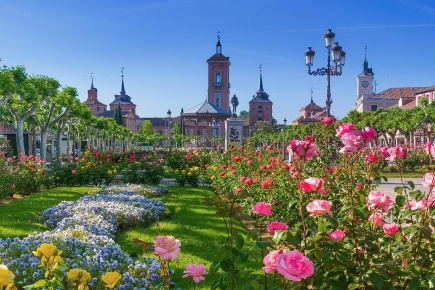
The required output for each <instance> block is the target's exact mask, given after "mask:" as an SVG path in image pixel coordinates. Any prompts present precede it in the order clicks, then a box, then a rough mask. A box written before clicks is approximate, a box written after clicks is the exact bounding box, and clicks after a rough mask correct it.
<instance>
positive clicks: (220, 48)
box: [216, 30, 222, 54]
mask: <svg viewBox="0 0 435 290" xmlns="http://www.w3.org/2000/svg"><path fill="white" fill-rule="evenodd" d="M217 38H218V42H217V43H216V54H222V45H221V32H220V31H219V30H218V31H217Z"/></svg>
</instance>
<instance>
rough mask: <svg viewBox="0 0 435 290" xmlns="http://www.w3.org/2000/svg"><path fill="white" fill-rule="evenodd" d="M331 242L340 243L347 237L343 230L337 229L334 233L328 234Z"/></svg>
mask: <svg viewBox="0 0 435 290" xmlns="http://www.w3.org/2000/svg"><path fill="white" fill-rule="evenodd" d="M326 234H327V235H328V237H329V239H330V240H331V241H334V242H339V241H342V240H343V239H344V237H345V236H346V235H345V234H344V232H343V231H342V230H340V229H339V228H336V229H335V231H333V232H332V233H326Z"/></svg>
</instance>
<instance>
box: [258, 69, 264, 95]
mask: <svg viewBox="0 0 435 290" xmlns="http://www.w3.org/2000/svg"><path fill="white" fill-rule="evenodd" d="M259 68H260V90H259V92H264V89H263V75H262V68H263V66H262V65H261V64H260V66H259Z"/></svg>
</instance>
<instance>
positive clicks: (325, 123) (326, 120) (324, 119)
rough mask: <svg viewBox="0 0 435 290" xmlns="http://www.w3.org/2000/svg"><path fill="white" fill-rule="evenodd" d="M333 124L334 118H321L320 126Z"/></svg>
mask: <svg viewBox="0 0 435 290" xmlns="http://www.w3.org/2000/svg"><path fill="white" fill-rule="evenodd" d="M334 122H335V118H334V117H323V118H322V124H323V125H327V124H332V123H334Z"/></svg>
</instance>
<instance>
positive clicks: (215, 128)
mask: <svg viewBox="0 0 435 290" xmlns="http://www.w3.org/2000/svg"><path fill="white" fill-rule="evenodd" d="M208 125H209V126H210V127H212V128H213V141H212V146H213V147H215V146H216V137H217V136H218V135H219V134H218V127H219V126H220V122H217V121H216V119H215V118H213V119H212V121H211V123H208Z"/></svg>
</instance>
